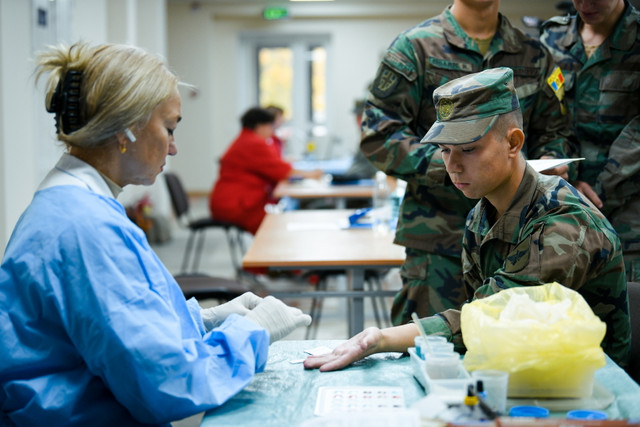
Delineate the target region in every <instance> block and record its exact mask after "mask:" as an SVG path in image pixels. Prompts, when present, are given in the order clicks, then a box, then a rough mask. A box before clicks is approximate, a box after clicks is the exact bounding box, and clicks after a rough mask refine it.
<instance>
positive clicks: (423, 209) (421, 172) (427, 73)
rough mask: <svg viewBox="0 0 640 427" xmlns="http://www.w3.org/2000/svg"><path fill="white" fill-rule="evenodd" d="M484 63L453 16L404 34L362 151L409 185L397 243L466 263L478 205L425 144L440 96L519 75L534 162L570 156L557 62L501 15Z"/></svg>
mask: <svg viewBox="0 0 640 427" xmlns="http://www.w3.org/2000/svg"><path fill="white" fill-rule="evenodd" d="M499 21H500V23H499V28H498V31H497V32H496V34H495V36H494V38H493V40H492V42H491V46H490V48H489V51H488V52H487V53H486V55H485V56H484V57H483V56H482V54H481V53H480V51H479V50H478V48H477V45H476V43H475V41H474V40H473V39H472V38H470V37H469V36H468V35H467V34H466V33H465V32H464V31H463V30H462V28H461V27H460V26H459V25H458V23H457V22H456V20H455V19H454V17H453V15H452V14H451V12H450V11H449V10H448V9H445V11H444V12H443V13H442V14H440V15H439V16H437V17H434V18H432V19H429V20H427V21H425V22H423V23H421V24H419V25H418V26H416V27H414V28H412V29H409V30H407V31H406V32H404V33H402V34H400V35H399V36H398V37H397V38H396V39H395V40H394V41H393V43H392V44H391V46H390V47H389V49H388V50H387V52H386V54H385V56H384V58H383V59H382V62H381V64H380V67H379V69H378V73H377V76H376V78H375V80H374V82H373V83H372V85H371V90H370V95H369V98H368V100H367V105H366V107H365V114H364V118H363V127H362V141H361V150H362V152H363V153H364V154H365V155H366V156H367V158H368V159H369V160H370V161H371V162H372V163H373V164H374V165H375V166H376V167H377V168H379V169H380V170H383V171H385V172H386V173H387V174H389V175H393V176H396V177H398V178H401V179H404V180H405V181H407V183H408V186H407V190H406V193H405V197H404V200H403V203H402V207H401V215H400V218H399V222H398V228H397V231H396V236H395V243H398V244H400V245H403V246H405V247H410V248H414V249H420V250H425V251H428V252H431V253H439V254H442V255H449V256H457V257H459V256H460V251H461V246H460V245H461V241H462V233H463V230H464V219H465V218H466V214H467V212H469V210H470V209H471V208H472V207H473V205H474V204H475V202H474V201H472V200H469V199H467V198H466V197H465V196H464V195H463V194H462V193H461V192H459V191H458V190H457V189H455V188H454V187H453V186H452V185H451V183H450V181H449V180H448V177H447V174H446V171H445V169H444V163H443V162H442V157H441V154H440V150H439V149H438V148H436V147H434V146H432V145H430V144H421V143H420V140H421V139H422V137H423V136H424V135H425V134H426V132H427V131H428V130H429V127H430V126H431V125H432V124H433V122H434V121H435V120H436V111H435V108H434V105H433V91H434V90H435V89H436V88H437V87H438V86H440V85H442V84H444V83H446V82H448V81H450V80H453V79H455V78H458V77H461V76H463V75H467V74H469V73H473V72H478V71H482V70H484V69H487V68H494V67H500V66H506V67H510V68H512V69H513V71H514V83H515V86H516V90H517V93H518V97H519V100H520V105H521V109H522V112H523V116H524V130H525V133H526V137H527V144H528V149H527V150H526V151H525V152H526V154H527V155H528V156H529V157H530V158H539V157H541V156H543V155H549V156H552V157H565V156H566V149H567V148H566V144H567V141H568V138H569V134H568V132H569V129H568V122H567V121H566V116H563V115H562V114H561V112H560V103H559V102H558V100H557V98H556V97H555V95H554V92H553V91H552V90H551V88H550V86H549V85H548V84H547V82H546V78H547V76H549V75H550V74H551V72H552V70H553V69H554V64H553V63H552V58H551V55H550V54H549V53H548V52H547V50H546V49H544V48H543V47H542V45H541V44H540V43H539V42H538V41H537V40H534V39H533V38H531V37H529V36H526V35H525V34H523V33H522V32H521V31H519V30H517V29H515V28H513V27H512V26H511V24H510V23H509V21H508V20H507V19H506V18H505V17H504V16H502V15H500V17H499Z"/></svg>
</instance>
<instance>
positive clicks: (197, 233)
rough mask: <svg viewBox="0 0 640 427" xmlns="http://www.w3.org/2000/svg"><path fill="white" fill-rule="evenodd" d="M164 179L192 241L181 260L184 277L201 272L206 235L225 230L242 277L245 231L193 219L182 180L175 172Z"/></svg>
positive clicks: (166, 175) (236, 227)
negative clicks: (188, 273) (213, 231)
mask: <svg viewBox="0 0 640 427" xmlns="http://www.w3.org/2000/svg"><path fill="white" fill-rule="evenodd" d="M164 177H165V180H166V182H167V188H168V189H169V196H170V198H171V204H172V206H173V211H174V213H175V215H176V217H177V218H178V221H179V222H181V223H182V224H183V225H185V226H186V227H188V228H189V230H190V234H189V239H188V240H187V246H186V247H185V251H184V255H183V258H182V268H181V271H182V273H187V272H196V271H197V270H198V265H199V264H200V258H201V256H202V246H203V244H204V235H205V232H206V231H207V230H209V229H215V228H217V229H222V230H224V232H225V235H226V238H227V242H228V244H229V249H230V254H231V262H232V263H233V268H234V270H235V274H236V278H240V277H242V275H243V270H242V266H241V259H242V256H243V254H244V252H245V246H244V240H243V233H245V231H244V230H242V229H240V227H238V226H236V225H234V224H230V223H228V222H224V221H218V220H216V219H215V218H212V217H211V216H207V217H204V218H198V219H192V218H191V217H190V212H189V209H190V208H189V197H188V196H187V192H186V191H185V189H184V187H183V185H182V182H181V181H180V178H178V176H177V175H176V174H175V173H172V172H165V173H164ZM194 243H195V247H194ZM192 252H193V253H192ZM192 255H193V260H192V262H191V266H189V261H190V259H191V257H192Z"/></svg>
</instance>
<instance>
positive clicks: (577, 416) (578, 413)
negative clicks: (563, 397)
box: [567, 409, 607, 420]
mask: <svg viewBox="0 0 640 427" xmlns="http://www.w3.org/2000/svg"><path fill="white" fill-rule="evenodd" d="M567 419H568V420H606V419H607V414H606V413H604V412H602V411H589V410H586V409H576V410H574V411H569V412H567Z"/></svg>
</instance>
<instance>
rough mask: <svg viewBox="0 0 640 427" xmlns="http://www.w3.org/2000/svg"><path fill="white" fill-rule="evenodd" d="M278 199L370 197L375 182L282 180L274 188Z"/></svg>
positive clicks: (274, 194) (274, 193)
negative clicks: (335, 182)
mask: <svg viewBox="0 0 640 427" xmlns="http://www.w3.org/2000/svg"><path fill="white" fill-rule="evenodd" d="M273 196H274V197H275V198H277V199H280V198H282V197H290V198H292V199H316V198H325V197H329V198H344V199H368V198H371V197H372V196H373V183H372V182H371V180H365V184H340V185H336V184H330V183H328V182H326V181H324V180H323V179H303V180H300V181H286V180H285V181H280V182H278V184H277V185H276V188H274V190H273Z"/></svg>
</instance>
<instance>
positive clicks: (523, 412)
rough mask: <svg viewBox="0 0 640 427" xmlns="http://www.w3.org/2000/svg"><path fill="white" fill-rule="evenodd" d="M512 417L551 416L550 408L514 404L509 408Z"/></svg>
mask: <svg viewBox="0 0 640 427" xmlns="http://www.w3.org/2000/svg"><path fill="white" fill-rule="evenodd" d="M509 416H510V417H532V418H547V417H548V416H549V410H548V409H547V408H543V407H542V406H530V405H521V406H514V407H512V408H511V409H509Z"/></svg>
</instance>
